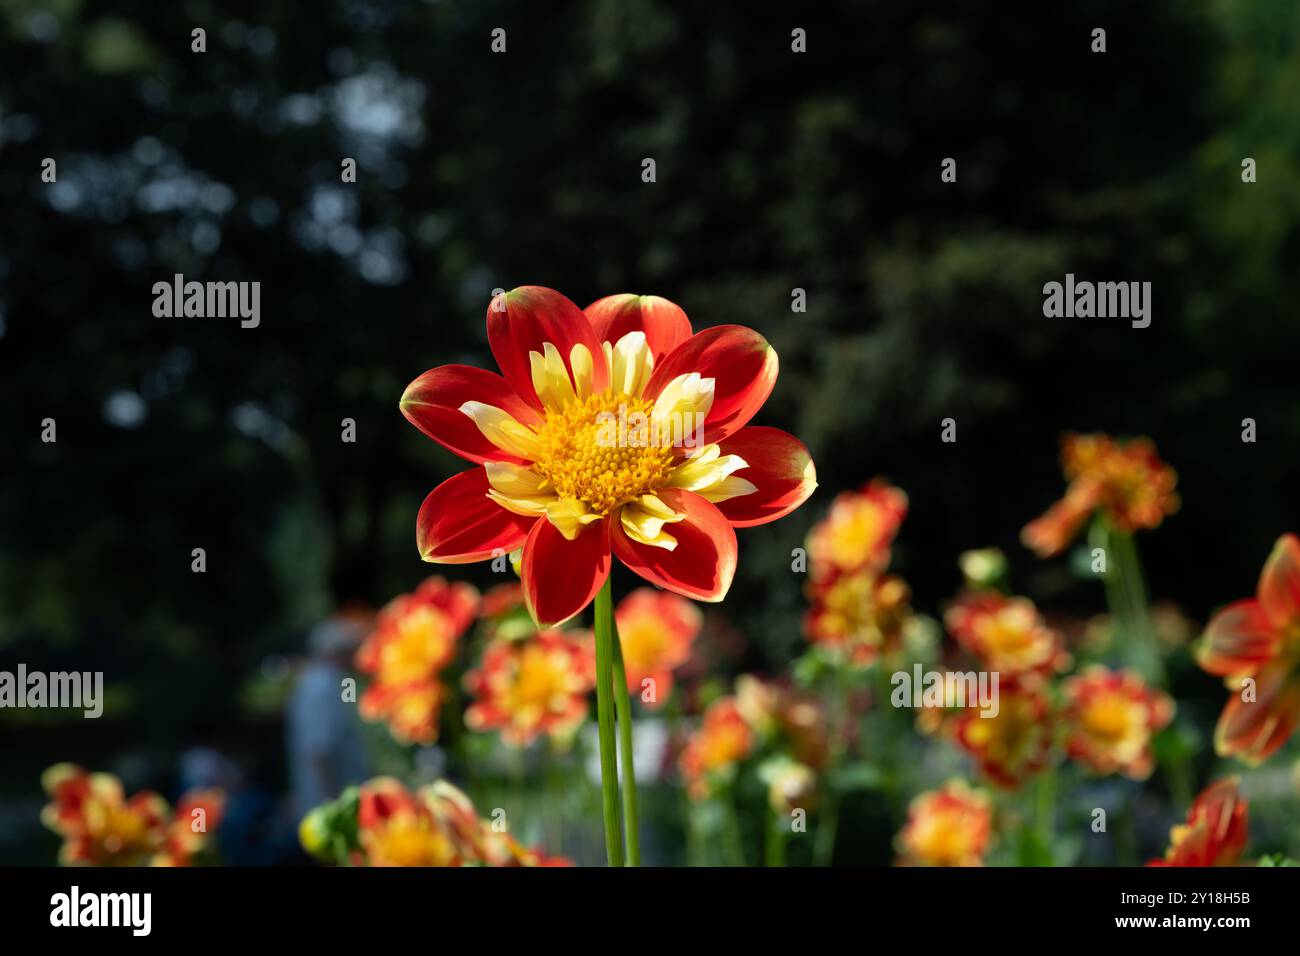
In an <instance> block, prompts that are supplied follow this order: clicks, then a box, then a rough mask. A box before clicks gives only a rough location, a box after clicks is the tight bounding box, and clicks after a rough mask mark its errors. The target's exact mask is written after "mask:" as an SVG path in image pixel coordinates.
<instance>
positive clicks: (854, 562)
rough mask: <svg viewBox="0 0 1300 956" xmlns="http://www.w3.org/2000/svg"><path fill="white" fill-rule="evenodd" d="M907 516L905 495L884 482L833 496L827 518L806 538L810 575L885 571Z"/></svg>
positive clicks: (870, 482)
mask: <svg viewBox="0 0 1300 956" xmlns="http://www.w3.org/2000/svg"><path fill="white" fill-rule="evenodd" d="M906 515H907V495H906V493H904V492H903V490H902V489H901V488H895V487H894V486H893V485H891V484H889V482H887V481H885V480H884V479H883V478H875V479H873V480H871V481H869V482H867V483H866V484H865V485H863V486H862V487H861V488H860V489H859V490H857V491H845V492H841V493H840V494H838V495H836V496H835V500H834V501H833V502H831V507H830V511H829V512H828V513H827V515H826V517H825V518H823V519H822V520H821V521H819V522H818V523H817V524H816V525H815V526H814V527H813V529H812V532H811V533H810V534H809V535H808V557H809V558H810V560H811V564H812V567H813V573H814V574H821V573H825V572H830V571H860V570H863V569H870V570H874V571H880V570H882V569H884V568H885V567H887V566H888V565H889V549H890V545H892V544H893V541H894V536H895V535H897V534H898V528H899V525H901V524H902V523H903V518H904V517H905V516H906Z"/></svg>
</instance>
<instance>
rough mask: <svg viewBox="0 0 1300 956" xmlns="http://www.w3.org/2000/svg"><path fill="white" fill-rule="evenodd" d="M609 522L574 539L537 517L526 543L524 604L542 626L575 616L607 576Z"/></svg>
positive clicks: (596, 524)
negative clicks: (568, 537) (569, 538)
mask: <svg viewBox="0 0 1300 956" xmlns="http://www.w3.org/2000/svg"><path fill="white" fill-rule="evenodd" d="M609 524H610V523H609V521H607V520H606V521H599V522H596V523H595V524H592V525H588V526H587V527H585V528H583V530H582V531H580V532H579V533H578V536H577V537H576V538H574V539H573V540H572V541H570V540H568V539H567V538H565V537H564V535H562V534H560V531H559V529H558V528H556V527H555V525H553V524H551V523H550V521H548V520H546V519H545V518H540V519H538V521H537V524H536V526H534V528H533V530H532V533H531V534H530V535H529V536H528V542H527V543H526V544H525V545H524V561H523V567H522V568H521V569H520V577H522V578H523V580H524V603H525V604H526V605H527V606H528V613H530V614H531V615H532V616H533V620H534V621H536V622H537V623H538V625H539V626H541V627H555V626H556V625H559V624H563V623H564V622H565V621H567V620H568V619H569V618H571V617H573V616H574V615H575V614H577V613H578V612H579V611H581V610H582V609H583V608H585V607H586V606H587V605H588V604H590V603H591V599H592V598H594V597H595V596H596V592H597V591H599V590H600V586H601V585H602V584H604V583H605V579H606V578H607V577H609V563H610V558H609Z"/></svg>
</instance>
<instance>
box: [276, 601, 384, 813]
mask: <svg viewBox="0 0 1300 956" xmlns="http://www.w3.org/2000/svg"><path fill="white" fill-rule="evenodd" d="M367 626H368V623H367V620H366V619H365V618H364V617H362V616H361V615H359V614H352V613H343V614H335V615H333V616H331V617H329V618H327V619H325V620H324V621H322V622H321V623H319V624H317V625H316V626H315V627H314V628H313V629H312V631H311V633H310V634H309V635H308V637H307V650H308V652H309V654H310V655H311V656H310V658H309V659H308V661H307V663H306V664H305V665H304V666H303V668H302V671H301V672H300V673H299V675H298V680H297V683H296V684H295V685H294V688H293V691H292V693H291V694H290V696H289V700H288V703H287V705H286V707H285V729H286V735H287V743H288V750H289V786H290V791H291V792H290V796H291V799H292V805H293V812H294V814H295V815H296V818H297V819H301V818H302V817H303V815H305V814H306V813H307V811H308V810H310V809H311V808H312V807H315V806H318V805H320V804H321V803H324V802H325V801H326V800H332V799H333V798H335V797H337V796H338V795H339V793H340V792H342V790H343V789H344V788H345V787H347V786H348V785H350V784H357V783H361V782H362V781H363V780H365V779H366V777H367V776H368V774H367V761H366V751H365V746H364V742H363V740H362V736H361V727H360V723H359V720H358V718H357V714H356V703H355V695H352V697H353V699H352V700H349V701H345V700H344V699H343V698H344V694H343V681H344V679H345V678H349V677H352V676H353V674H352V669H351V668H352V656H353V655H354V654H355V653H356V650H357V648H358V647H359V646H360V645H361V640H362V638H364V637H365V634H366V630H367Z"/></svg>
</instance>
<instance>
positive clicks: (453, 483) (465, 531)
mask: <svg viewBox="0 0 1300 956" xmlns="http://www.w3.org/2000/svg"><path fill="white" fill-rule="evenodd" d="M487 492H488V480H487V472H486V471H484V470H483V469H482V468H471V469H470V470H469V471H462V472H461V473H460V474H459V475H452V476H451V477H450V478H448V479H447V480H446V481H444V482H443V483H442V484H440V485H439V486H438V487H437V488H434V489H433V491H431V492H429V496H428V497H427V498H425V499H424V504H422V505H420V513H419V515H418V516H417V517H416V519H415V541H416V544H417V545H418V546H419V548H420V557H422V558H424V560H426V561H434V562H437V563H438V564H467V563H469V562H470V561H483V560H486V559H487V558H491V557H495V556H496V555H498V554H508V553H510V552H511V551H513V550H515V548H517V547H519V546H520V545H521V544H523V543H524V539H525V538H527V537H528V532H529V531H530V530H531V529H532V527H533V524H534V523H535V522H536V521H537V520H538V519H537V518H533V517H525V516H524V515H517V514H515V513H514V512H512V511H506V509H505V508H502V507H501V506H500V505H499V504H497V503H496V502H495V501H493V500H492V499H491V498H489V497H488V496H487Z"/></svg>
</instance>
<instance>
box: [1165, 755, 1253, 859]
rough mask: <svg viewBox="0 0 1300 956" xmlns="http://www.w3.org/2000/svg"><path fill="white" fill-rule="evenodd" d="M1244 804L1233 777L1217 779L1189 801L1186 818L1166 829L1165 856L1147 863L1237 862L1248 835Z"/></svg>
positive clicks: (1248, 828) (1248, 827)
mask: <svg viewBox="0 0 1300 956" xmlns="http://www.w3.org/2000/svg"><path fill="white" fill-rule="evenodd" d="M1247 807H1248V805H1247V803H1246V801H1245V800H1244V799H1243V798H1242V796H1241V794H1240V793H1239V792H1238V790H1237V778H1236V777H1226V778H1224V779H1223V780H1216V781H1215V782H1214V783H1212V784H1210V785H1209V786H1208V787H1206V788H1205V789H1204V790H1202V791H1201V792H1200V794H1199V795H1198V796H1197V797H1196V799H1195V800H1193V801H1192V806H1191V809H1190V810H1188V811H1187V822H1186V823H1180V824H1179V825H1178V826H1176V827H1174V828H1173V829H1172V830H1170V831H1169V849H1168V850H1166V851H1165V855H1164V858H1163V859H1160V860H1152V861H1151V862H1150V863H1148V864H1147V866H1236V865H1237V861H1238V860H1240V859H1241V854H1242V851H1244V850H1245V849H1246V839H1247V837H1248V836H1249V835H1250V824H1249V818H1248V816H1247Z"/></svg>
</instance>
